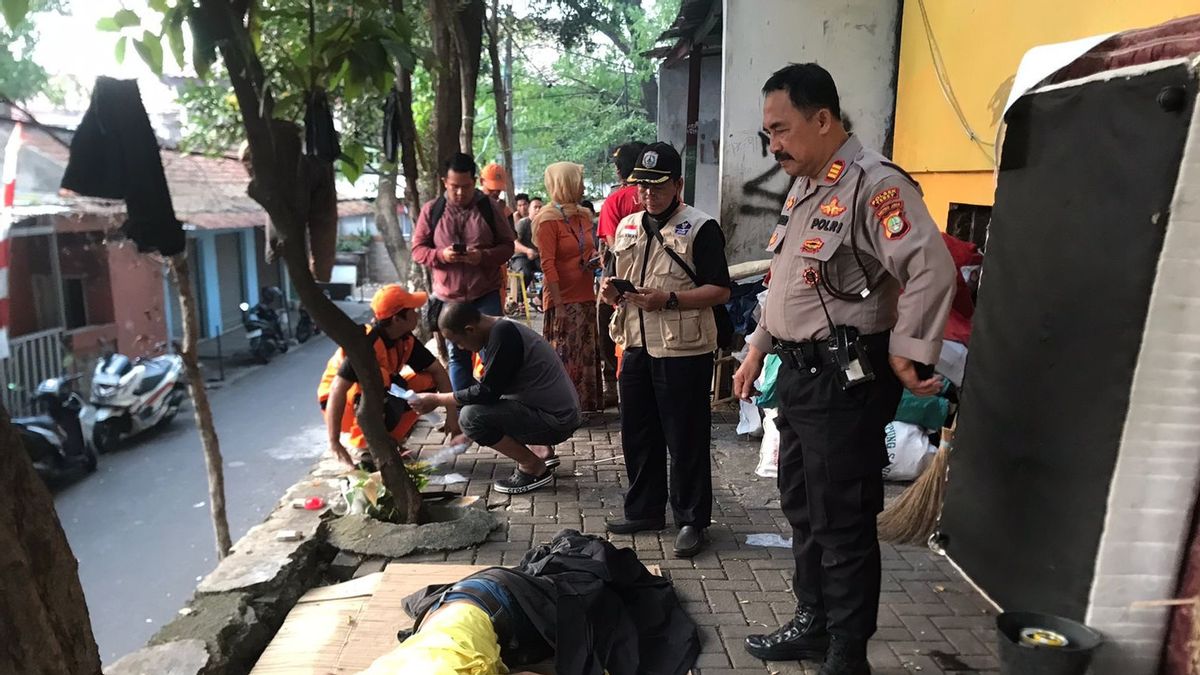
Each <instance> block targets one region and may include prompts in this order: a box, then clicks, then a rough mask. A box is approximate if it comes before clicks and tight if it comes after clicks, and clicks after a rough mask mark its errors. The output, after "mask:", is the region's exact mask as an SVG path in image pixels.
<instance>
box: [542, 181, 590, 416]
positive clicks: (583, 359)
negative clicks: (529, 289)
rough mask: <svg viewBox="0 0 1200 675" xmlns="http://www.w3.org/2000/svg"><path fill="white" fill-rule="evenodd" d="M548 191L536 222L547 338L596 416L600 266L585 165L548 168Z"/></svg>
mask: <svg viewBox="0 0 1200 675" xmlns="http://www.w3.org/2000/svg"><path fill="white" fill-rule="evenodd" d="M546 190H547V191H548V192H549V193H550V194H549V196H550V202H549V203H548V204H547V205H546V206H545V207H544V208H543V209H542V210H541V212H539V213H538V214H537V216H536V217H535V218H534V220H533V240H534V243H535V244H536V246H537V249H538V253H539V254H540V255H541V260H542V275H543V280H544V282H545V289H544V291H543V293H542V306H543V307H544V308H545V326H544V328H543V333H544V335H545V337H546V340H547V341H548V342H549V343H550V344H551V345H553V346H554V350H555V351H556V352H558V355H559V358H561V359H562V361H563V366H564V367H565V368H566V370H567V375H568V376H570V378H571V381H572V382H574V383H575V390H576V391H577V392H578V393H579V408H580V410H582V411H583V412H585V413H586V412H595V411H599V410H603V409H604V390H603V380H602V379H601V375H600V359H599V356H598V354H597V351H596V344H597V334H596V290H595V276H596V270H597V269H599V265H600V263H599V257H598V256H597V254H596V247H595V245H594V244H593V242H592V213H591V211H589V210H587V209H585V208H583V207H582V206H579V201H580V200H581V199H583V166H581V165H579V164H573V163H571V162H558V163H556V164H551V165H550V166H548V167H546Z"/></svg>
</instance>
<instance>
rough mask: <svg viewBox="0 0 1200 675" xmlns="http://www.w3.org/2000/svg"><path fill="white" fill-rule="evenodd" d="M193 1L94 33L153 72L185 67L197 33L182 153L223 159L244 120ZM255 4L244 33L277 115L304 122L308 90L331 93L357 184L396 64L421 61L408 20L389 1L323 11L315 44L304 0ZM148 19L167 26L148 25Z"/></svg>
mask: <svg viewBox="0 0 1200 675" xmlns="http://www.w3.org/2000/svg"><path fill="white" fill-rule="evenodd" d="M196 1H197V0H147V3H146V8H147V9H148V10H149V11H148V12H144V13H143V15H142V16H139V15H138V14H137V13H136V12H134V11H132V10H129V9H123V10H121V11H119V12H117V13H116V14H115V15H113V16H112V17H106V18H104V19H101V20H100V22H99V23H98V24H97V29H99V30H108V31H112V32H115V33H118V34H119V37H118V39H117V44H116V50H117V54H118V57H119V58H123V57H124V54H125V50H126V41H131V42H132V43H133V47H134V50H135V51H136V52H137V53H138V55H139V56H140V57H141V58H142V60H143V61H145V62H146V64H147V65H148V66H150V69H151V70H152V71H153V72H155V73H161V72H162V68H163V59H164V54H165V53H169V54H170V55H171V57H172V58H173V59H174V61H175V62H176V63H177V64H178V65H179V66H180V67H182V66H183V65H184V64H186V63H187V62H188V54H187V43H186V40H185V39H184V34H183V31H184V30H185V26H186V28H187V29H188V30H190V31H191V34H192V54H191V62H192V65H193V67H194V68H195V69H196V72H197V74H198V75H199V76H200V77H199V78H198V80H197V81H195V82H193V83H191V84H189V85H187V86H185V87H184V89H183V91H182V93H181V96H180V102H181V103H182V104H183V105H184V107H185V108H187V110H188V112H189V128H188V129H187V134H186V136H185V139H184V142H183V145H184V147H185V148H187V149H190V150H193V151H203V152H210V153H222V152H227V151H228V150H229V149H230V148H231V147H232V146H234V145H236V143H237V142H238V141H239V140H240V138H241V136H242V133H243V132H242V129H241V119H240V116H239V114H238V108H237V102H236V99H235V98H234V97H233V95H232V91H231V89H230V86H229V84H228V77H227V75H226V73H225V71H224V68H223V66H222V64H221V63H220V62H219V61H218V60H217V53H216V49H215V42H214V35H215V32H214V31H213V30H212V28H211V27H209V26H207V25H205V19H204V15H203V14H201V13H200V12H198V11H197V9H196V7H195V2H196ZM250 4H251V5H252V10H251V20H250V23H249V24H248V25H249V26H250V28H251V33H252V38H253V39H254V42H255V45H256V46H257V48H258V53H259V57H260V59H261V60H262V63H263V67H264V69H265V72H266V74H267V83H268V87H269V90H270V94H271V97H272V101H273V103H274V109H273V115H274V117H276V118H278V119H284V120H290V121H293V122H300V121H301V120H302V119H303V115H304V107H305V102H306V100H307V95H308V92H310V91H311V90H313V89H314V88H316V89H322V90H324V91H326V92H328V94H329V96H330V101H331V105H332V107H333V110H334V114H335V116H336V117H337V118H338V119H339V120H340V121H341V122H342V125H343V127H345V128H346V130H347V132H348V133H345V134H344V135H343V138H342V157H341V158H340V159H339V161H338V169H339V170H340V171H341V172H342V173H343V174H344V175H345V176H346V177H347V178H348V179H349V180H350V181H351V182H353V181H355V180H357V178H358V177H359V175H361V174H362V172H363V171H364V170H367V169H369V168H372V167H371V164H372V156H373V154H374V152H375V146H377V145H378V141H377V140H376V139H377V138H378V137H379V133H380V131H379V130H380V125H381V124H382V119H383V117H382V113H381V112H380V110H379V108H380V106H381V105H382V102H383V98H384V96H386V94H387V92H388V91H389V90H390V89H391V87H392V83H393V81H394V79H395V69H396V66H397V65H402V66H405V67H408V68H412V67H414V66H416V64H417V63H418V62H420V61H421V60H422V59H423V58H424V54H422V53H421V52H420V51H419V50H417V49H414V47H413V32H414V29H413V25H412V21H411V17H410V16H408V15H405V14H396V13H394V12H393V11H392V3H391V0H356V2H353V3H317V5H316V11H315V13H314V16H313V17H312V18H313V23H314V26H313V28H314V30H313V34H312V35H311V36H310V33H309V12H308V10H309V3H308V2H307V0H258V1H257V2H251V3H250ZM408 4H410V5H411V4H414V3H412V2H410V3H408ZM150 14H155V15H157V18H158V19H161V21H157V22H155V21H150V20H149V16H148V15H150ZM155 24H157V26H156V25H155ZM164 46H165V49H164ZM368 127H370V129H371V133H370V134H369V135H368V134H367V133H365V131H366V129H367V128H368ZM376 163H377V162H376Z"/></svg>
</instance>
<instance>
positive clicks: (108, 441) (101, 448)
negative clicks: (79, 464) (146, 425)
mask: <svg viewBox="0 0 1200 675" xmlns="http://www.w3.org/2000/svg"><path fill="white" fill-rule="evenodd" d="M120 440H121V432H120V431H118V430H117V428H116V426H114V425H113V424H111V423H109V422H101V423H99V424H97V425H96V429H95V430H94V431H92V445H93V446H94V447H95V448H96V452H98V453H100V454H104V453H106V452H112V451H113V450H114V449H116V447H117V443H119V442H120Z"/></svg>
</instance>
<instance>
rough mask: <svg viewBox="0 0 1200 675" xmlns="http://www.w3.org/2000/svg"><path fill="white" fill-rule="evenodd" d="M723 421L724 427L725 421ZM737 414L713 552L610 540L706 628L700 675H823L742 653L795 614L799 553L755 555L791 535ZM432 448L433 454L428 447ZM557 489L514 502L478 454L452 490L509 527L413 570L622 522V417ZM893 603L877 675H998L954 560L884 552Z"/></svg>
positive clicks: (666, 537) (984, 625)
mask: <svg viewBox="0 0 1200 675" xmlns="http://www.w3.org/2000/svg"><path fill="white" fill-rule="evenodd" d="M722 417H724V419H721V418H722ZM734 421H736V415H735V416H733V417H732V418H731V417H729V416H727V415H726V416H720V415H718V416H715V418H714V434H713V435H714V439H715V448H714V453H713V457H714V467H713V468H714V479H713V486H714V493H715V498H716V504H715V510H714V514H713V520H714V521H715V522H714V524H713V526H712V527H711V528H709V530H708V533H709V544H708V546H707V547H706V548H705V550H704V551H703V552H702V553H700V554H699V555H697V556H696V557H695V558H692V559H690V560H679V559H676V558H674V557H673V556H672V555H671V548H672V545H673V543H674V535H675V532H674V531H673V530H669V529H668V530H665V531H663V532H661V533H658V532H650V533H638V534H635V535H632V536H629V535H609V539H610V540H611V541H612V542H613V543H614V544H616V545H618V546H632V547H633V548H634V549H635V550H636V551H637V553H638V556H639V558H641V560H642V561H643V562H645V563H647V564H652V563H657V564H659V565H660V566H661V567H662V570H663V573H664V575H665V576H667V577H669V578H670V579H671V580H672V581H673V582H674V584H675V588H676V591H677V592H678V593H679V596H680V599H681V600H682V601H683V602H684V606H685V608H686V609H687V611H688V613H689V614H690V615H691V617H692V619H693V620H694V621H695V622H696V623H697V624H698V625H699V626H700V632H701V639H702V644H703V646H702V651H701V654H700V658H699V661H698V662H697V664H696V669H695V670H694V671H693V672H694V673H696V675H726V674H728V673H781V674H782V673H794V674H801V673H806V674H813V675H815V673H816V672H817V669H818V667H819V664H814V663H808V662H805V663H803V664H801V663H796V662H784V663H775V662H771V663H764V662H763V661H759V660H758V659H755V658H753V657H751V656H750V655H749V654H747V653H746V651H745V650H744V649H743V648H742V639H743V638H744V637H745V636H746V635H748V634H750V633H758V632H767V631H769V630H772V629H774V627H776V626H778V625H779V624H780V623H782V622H783V621H785V620H787V619H788V618H789V617H790V616H791V615H792V613H793V612H794V610H795V601H794V599H793V596H792V594H791V591H790V588H791V570H792V556H791V550H790V549H783V548H764V547H759V546H749V545H747V544H746V543H745V540H746V535H747V534H753V533H758V532H774V533H779V534H782V535H784V536H787V535H788V534H789V533H790V529H789V528H788V526H787V522H786V521H785V520H784V518H783V514H782V513H781V512H780V510H779V502H778V494H777V492H776V491H775V486H774V481H773V480H771V479H761V478H758V477H757V476H755V475H754V473H753V470H754V467H755V464H756V462H757V454H758V444H757V442H749V441H739V440H738V439H737V438H736V437H735V436H734V431H733V427H734V424H733V422H734ZM441 440H442V439H441V435H440V434H436V433H433V432H431V431H430V430H429V429H427V428H422V427H418V428H417V430H416V431H415V432H414V435H413V438H412V439H410V443H409V447H410V448H411V449H414V450H415V449H417V448H418V447H420V448H423V449H424V450H428V449H433V448H436V447H440V446H441ZM422 443H425V444H427V445H422ZM558 452H559V455H560V456H561V457H562V466H561V467H559V469H558V471H557V476H558V478H557V481H556V484H555V485H554V486H553V487H547V488H543V489H540V490H537V491H535V492H532V493H530V494H528V495H515V496H511V497H510V496H509V495H503V494H499V493H497V492H494V491H492V490H491V483H492V481H493V480H495V479H497V478H503V477H506V476H507V475H508V474H509V473H510V472H511V471H512V463H511V462H510V461H508V460H506V459H504V458H501V457H499V456H498V455H496V454H495V453H494V452H492V451H490V450H486V449H482V450H481V449H479V448H472V450H471V451H470V452H467V453H465V454H463V455H460V456H459V457H458V458H456V461H455V463H454V464H453V465H452V466H449V465H447V466H445V467H443V468H442V471H439V472H440V473H449V472H457V473H460V474H462V475H463V476H466V477H467V478H468V479H469V482H467V483H466V484H465V485H464V484H462V483H460V484H457V485H454V486H450V488H449V489H453V490H455V491H462V492H465V493H466V494H469V495H478V496H480V497H482V498H484V499H486V500H487V504H488V508H489V509H490V510H492V511H493V512H494V513H495V514H496V515H497V516H499V517H500V518H501V519H502V520H503V521H504V525H503V527H501V528H500V529H498V530H496V531H495V532H493V533H492V535H491V536H490V537H489V539H488V541H487V542H485V543H483V544H482V545H480V546H478V547H476V548H474V549H471V550H464V551H455V552H452V553H439V554H423V555H418V556H409V557H406V558H405V562H453V563H473V564H480V565H513V564H516V563H517V562H518V561H520V559H521V556H522V555H524V553H525V552H526V551H527V550H529V549H530V548H531V547H532V546H533V545H535V544H537V543H540V542H543V541H546V540H548V539H550V538H551V537H552V536H553V535H554V534H556V533H557V532H558V531H559V530H561V529H563V528H568V527H569V528H575V529H579V530H581V531H583V532H588V533H596V534H602V533H604V520H605V519H606V518H609V517H613V516H620V514H621V503H622V491H623V489H624V486H625V483H626V478H625V466H624V464H623V463H622V459H621V450H620V434H619V431H618V425H617V424H616V417H615V414H614V413H612V412H609V413H608V414H607V416H606V418H605V419H603V420H601V421H600V423H599V424H595V425H592V426H589V427H585V428H583V429H580V430H579V431H578V432H577V433H576V434H575V436H574V437H573V438H572V439H571V441H570V442H569V443H566V444H563V445H561V446H559V450H558ZM883 569H884V572H883V594H882V597H881V600H880V612H879V633H878V634H877V635H876V636H875V639H874V640H873V641H872V642H871V647H870V658H871V665H872V666H873V668H874V671H875V673H876V674H877V675H890V674H898V673H910V672H920V673H925V674H934V675H936V674H937V673H977V672H996V671H997V669H998V663H997V660H996V657H995V644H994V637H993V628H992V626H993V623H992V622H993V619H992V613H991V610H990V608H989V605H988V604H987V603H986V602H985V601H984V600H983V599H982V598H981V597H979V596H978V595H977V594H976V593H975V591H974V590H972V589H971V587H970V586H969V585H968V584H967V583H966V582H965V581H963V579H962V578H961V576H959V575H958V573H957V572H956V571H955V570H954V569H953V567H951V565H950V564H949V563H948V562H947V561H946V560H944V559H942V558H940V557H939V556H936V555H934V554H932V553H930V552H928V551H926V550H924V549H919V548H913V547H892V546H887V545H885V546H884V547H883Z"/></svg>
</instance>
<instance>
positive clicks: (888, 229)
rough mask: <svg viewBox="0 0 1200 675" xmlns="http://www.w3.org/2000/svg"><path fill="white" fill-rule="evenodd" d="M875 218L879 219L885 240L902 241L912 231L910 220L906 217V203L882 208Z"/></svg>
mask: <svg viewBox="0 0 1200 675" xmlns="http://www.w3.org/2000/svg"><path fill="white" fill-rule="evenodd" d="M875 217H876V218H878V219H879V225H880V226H881V227H882V228H883V236H884V238H885V239H889V240H892V241H895V240H897V239H901V238H903V237H904V235H906V234H908V231H909V230H910V229H912V226H911V225H910V224H909V222H908V218H907V217H906V216H905V215H904V202H902V201H899V200H897V201H895V202H891V203H889V204H886V205H885V206H883V207H880V208H879V209H878V210H877V211H876V212H875Z"/></svg>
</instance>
